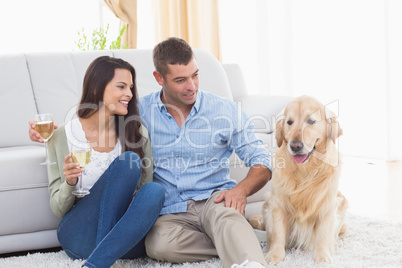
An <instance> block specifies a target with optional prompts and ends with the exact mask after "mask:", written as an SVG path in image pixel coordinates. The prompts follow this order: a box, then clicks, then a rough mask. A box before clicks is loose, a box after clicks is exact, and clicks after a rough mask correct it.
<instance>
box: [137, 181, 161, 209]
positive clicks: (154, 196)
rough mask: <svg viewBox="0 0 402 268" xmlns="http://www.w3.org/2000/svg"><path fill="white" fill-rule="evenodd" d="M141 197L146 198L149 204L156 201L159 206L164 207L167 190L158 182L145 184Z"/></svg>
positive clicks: (141, 189)
mask: <svg viewBox="0 0 402 268" xmlns="http://www.w3.org/2000/svg"><path fill="white" fill-rule="evenodd" d="M140 192H141V195H143V196H145V198H147V199H148V200H149V202H152V201H154V202H155V203H156V204H159V206H162V205H163V203H164V202H165V188H164V187H163V186H162V185H160V184H159V183H156V182H148V183H146V184H144V185H143V186H142V187H141V188H140V190H139V193H140Z"/></svg>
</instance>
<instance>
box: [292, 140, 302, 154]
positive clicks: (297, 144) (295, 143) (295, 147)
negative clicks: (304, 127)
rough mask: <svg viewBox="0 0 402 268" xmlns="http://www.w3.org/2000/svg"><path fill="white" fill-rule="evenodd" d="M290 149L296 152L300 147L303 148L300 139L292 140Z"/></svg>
mask: <svg viewBox="0 0 402 268" xmlns="http://www.w3.org/2000/svg"><path fill="white" fill-rule="evenodd" d="M290 149H292V151H293V152H295V153H297V152H299V151H300V150H301V149H303V143H302V142H301V141H292V142H291V143H290Z"/></svg>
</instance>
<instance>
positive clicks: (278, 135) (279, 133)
mask: <svg viewBox="0 0 402 268" xmlns="http://www.w3.org/2000/svg"><path fill="white" fill-rule="evenodd" d="M284 121H285V116H284V115H283V114H281V115H279V116H278V119H277V120H276V124H275V139H276V144H277V145H278V148H279V147H281V146H282V143H283V122H284Z"/></svg>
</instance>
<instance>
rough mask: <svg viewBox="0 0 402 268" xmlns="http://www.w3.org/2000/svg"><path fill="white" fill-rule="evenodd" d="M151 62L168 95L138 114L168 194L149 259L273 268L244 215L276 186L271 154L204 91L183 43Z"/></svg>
mask: <svg viewBox="0 0 402 268" xmlns="http://www.w3.org/2000/svg"><path fill="white" fill-rule="evenodd" d="M153 60H154V65H155V69H156V70H155V71H154V73H153V74H154V77H155V79H156V81H157V83H158V84H159V85H161V86H162V90H161V91H158V92H154V93H152V94H150V95H148V96H145V97H143V98H141V99H140V101H139V107H140V115H141V118H142V120H143V123H144V125H145V126H146V127H147V128H148V132H149V135H150V140H151V144H152V150H153V156H154V181H155V182H158V183H160V184H162V185H163V186H164V187H165V190H166V192H165V203H164V207H163V209H162V211H161V216H160V217H159V219H158V220H157V222H156V223H155V225H154V226H153V228H152V229H151V231H150V232H149V233H148V235H147V238H146V241H145V244H146V249H147V254H148V256H150V257H151V258H154V259H157V260H160V261H167V262H172V263H182V262H196V261H202V260H207V259H210V258H213V257H219V258H220V259H221V260H222V263H223V265H224V267H231V266H232V265H233V264H235V266H238V267H264V266H268V264H267V263H266V262H265V259H264V256H263V253H262V250H261V247H260V244H259V242H258V240H257V238H256V236H255V234H254V232H253V229H252V227H251V226H250V224H249V223H248V222H247V220H246V219H245V217H244V209H245V206H246V203H247V200H246V198H247V196H250V195H252V194H254V193H255V192H257V191H258V190H259V189H261V188H262V187H263V186H264V185H265V184H266V183H267V182H268V180H269V179H270V178H271V171H270V155H269V153H268V152H267V151H266V150H265V149H264V148H263V146H262V142H261V141H260V140H258V139H257V138H256V137H255V135H254V132H253V127H252V126H251V125H250V124H249V123H248V118H247V116H246V115H245V114H244V113H242V112H239V111H238V107H237V105H236V104H235V103H234V102H232V101H230V100H227V99H224V98H220V97H218V96H215V95H213V94H210V93H207V92H203V91H199V89H198V84H199V79H200V78H199V70H198V66H197V61H196V58H195V55H194V53H193V51H192V49H191V47H190V46H189V45H188V44H187V43H186V42H185V41H184V40H182V39H179V38H169V39H167V40H165V41H163V42H161V43H159V44H158V45H157V46H156V47H155V48H154V52H153ZM37 135H38V134H37V133H35V131H34V130H33V129H32V128H31V129H30V137H31V140H33V141H38V140H39V138H38V136H37ZM233 150H235V152H236V153H237V154H238V156H239V157H240V158H241V159H242V160H243V161H244V162H245V164H246V165H247V166H250V170H249V172H248V174H247V176H246V178H244V179H243V180H242V181H241V182H240V183H238V184H237V183H236V182H235V181H234V180H232V179H230V177H229V166H228V158H229V157H230V155H231V154H232V152H233ZM236 264H241V265H236Z"/></svg>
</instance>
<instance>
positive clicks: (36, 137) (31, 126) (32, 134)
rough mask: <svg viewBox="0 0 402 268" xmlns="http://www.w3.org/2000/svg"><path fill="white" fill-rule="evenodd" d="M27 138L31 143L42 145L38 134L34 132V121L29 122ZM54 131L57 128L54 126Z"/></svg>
mask: <svg viewBox="0 0 402 268" xmlns="http://www.w3.org/2000/svg"><path fill="white" fill-rule="evenodd" d="M28 124H29V131H28V132H29V138H30V139H31V141H34V142H40V143H43V142H44V141H43V140H42V139H41V137H40V135H39V133H38V132H37V131H36V130H35V125H36V122H35V121H34V120H31V121H29V123H28ZM54 129H57V126H56V125H54Z"/></svg>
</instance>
